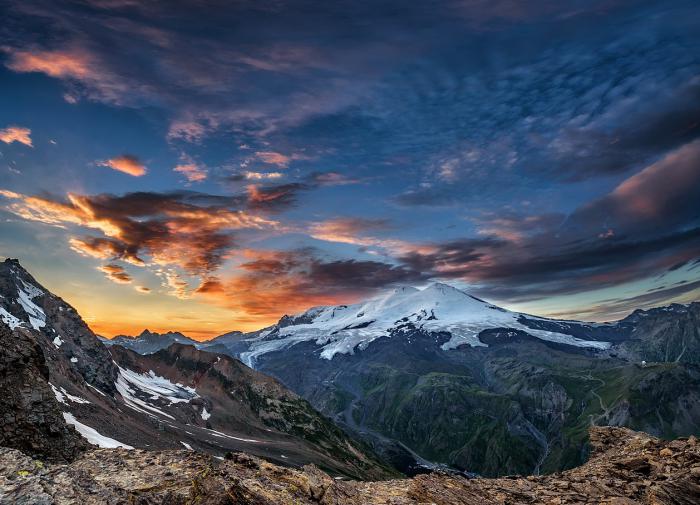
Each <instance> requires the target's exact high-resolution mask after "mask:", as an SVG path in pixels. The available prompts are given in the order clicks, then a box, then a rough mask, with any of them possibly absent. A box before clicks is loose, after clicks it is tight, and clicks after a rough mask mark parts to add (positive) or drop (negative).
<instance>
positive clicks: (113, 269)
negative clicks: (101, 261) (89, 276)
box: [97, 263, 133, 284]
mask: <svg viewBox="0 0 700 505" xmlns="http://www.w3.org/2000/svg"><path fill="white" fill-rule="evenodd" d="M97 269H98V270H100V271H101V272H102V273H104V274H105V276H106V277H107V278H108V279H109V280H110V281H112V282H116V283H117V284H130V283H131V281H132V280H133V279H132V278H131V276H130V275H129V274H128V273H127V271H126V270H124V268H123V267H121V266H119V265H116V264H114V263H109V264H107V265H102V266H101V267H98V268H97Z"/></svg>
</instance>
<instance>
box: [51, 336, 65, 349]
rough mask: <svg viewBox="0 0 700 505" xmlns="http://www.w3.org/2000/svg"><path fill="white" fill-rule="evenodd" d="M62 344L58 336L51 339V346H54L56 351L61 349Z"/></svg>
mask: <svg viewBox="0 0 700 505" xmlns="http://www.w3.org/2000/svg"><path fill="white" fill-rule="evenodd" d="M62 343H63V340H61V337H60V336H56V337H55V338H54V339H53V345H55V346H56V349H58V348H59V347H61V344H62Z"/></svg>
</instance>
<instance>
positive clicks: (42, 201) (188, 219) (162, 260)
mask: <svg viewBox="0 0 700 505" xmlns="http://www.w3.org/2000/svg"><path fill="white" fill-rule="evenodd" d="M8 193H10V195H9V197H10V202H9V204H8V205H7V206H6V209H7V210H9V211H10V212H13V213H14V214H15V215H17V216H20V217H22V218H24V219H27V220H31V221H37V222H41V223H45V224H49V225H52V226H60V227H66V226H69V225H77V226H82V227H85V228H90V229H93V230H98V231H100V232H101V233H102V234H103V236H98V237H95V236H89V237H72V238H71V239H70V247H71V249H73V250H74V251H76V252H77V253H79V254H81V255H83V256H87V257H93V258H98V259H103V260H110V259H111V260H121V261H125V262H128V263H130V264H133V265H137V266H149V267H151V268H155V269H160V268H163V269H166V270H168V273H167V275H165V277H164V278H165V283H166V286H167V287H169V288H170V290H171V292H172V293H173V294H175V295H176V296H178V297H181V298H184V297H188V296H189V287H188V283H187V281H186V280H184V279H183V278H182V277H180V276H179V274H178V273H177V272H176V271H175V270H173V267H174V268H177V269H182V270H183V271H184V272H186V273H187V274H188V275H190V276H199V277H200V278H202V279H204V278H208V277H210V273H211V272H213V271H214V270H216V269H218V268H219V267H220V266H221V264H222V263H223V261H224V259H225V256H226V254H228V252H229V251H230V250H231V249H232V248H234V246H235V240H234V239H235V237H234V235H233V234H232V232H234V231H236V230H242V229H253V230H262V229H277V228H278V226H279V223H278V222H276V221H273V220H270V219H267V218H264V217H262V216H258V215H256V214H255V213H253V212H251V211H250V210H245V209H236V208H235V207H237V206H246V205H247V204H248V201H247V198H245V197H243V196H239V197H235V196H234V197H219V196H214V195H206V194H201V193H173V194H162V193H130V194H126V195H124V196H115V195H109V194H102V195H94V196H87V195H75V194H69V195H68V198H67V201H60V200H55V199H52V198H49V197H44V198H42V197H32V196H27V195H21V194H18V193H12V192H8ZM5 196H7V195H5Z"/></svg>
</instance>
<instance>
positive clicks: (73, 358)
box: [70, 356, 78, 363]
mask: <svg viewBox="0 0 700 505" xmlns="http://www.w3.org/2000/svg"><path fill="white" fill-rule="evenodd" d="M70 362H71V363H77V362H78V358H76V357H75V356H73V357H72V358H71V359H70Z"/></svg>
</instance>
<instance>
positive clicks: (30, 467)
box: [0, 427, 700, 505]
mask: <svg viewBox="0 0 700 505" xmlns="http://www.w3.org/2000/svg"><path fill="white" fill-rule="evenodd" d="M590 438H591V444H592V457H591V460H590V461H589V462H588V463H586V464H585V465H583V466H581V467H579V468H575V469H573V470H569V471H566V472H563V473H558V474H553V475H548V476H541V477H526V478H523V477H512V478H509V477H506V478H500V479H471V480H469V479H466V478H463V477H455V476H450V475H444V474H439V473H433V474H427V475H419V476H417V477H415V478H413V479H403V480H390V481H381V482H358V481H339V480H335V479H332V478H330V477H329V476H328V475H327V474H325V473H323V472H321V471H320V470H318V469H317V468H316V467H314V466H307V467H304V468H303V469H302V470H293V469H289V468H283V467H279V466H275V465H273V464H271V463H267V462H265V461H263V460H261V459H258V458H255V457H252V456H248V455H245V454H235V455H232V456H231V457H230V458H228V459H225V460H222V461H220V460H217V459H214V458H212V457H210V456H207V455H205V454H202V453H195V452H191V451H161V452H149V451H143V450H133V451H126V450H122V449H115V450H105V449H100V450H93V451H90V452H87V453H85V454H84V455H83V456H81V457H80V458H79V459H78V460H76V461H75V462H73V463H71V464H69V465H38V464H37V461H33V460H32V459H31V458H29V457H27V456H24V455H23V454H21V453H20V452H18V451H16V450H12V449H0V501H2V502H3V503H81V504H84V505H90V504H97V503H139V504H142V505H149V504H162V503H169V504H186V503H206V504H212V505H215V504H222V505H223V504H237V505H273V504H291V503H294V504H299V505H304V504H319V503H320V504H325V505H341V504H344V505H345V504H346V505H371V504H377V505H379V504H383V505H387V504H393V505H408V504H427V503H432V504H436V505H452V504H454V505H484V504H491V503H501V504H505V503H507V504H511V505H517V504H533V503H538V504H580V503H591V504H593V503H595V504H609V505H612V504H617V505H633V504H654V505H662V504H669V505H671V504H673V505H686V504H687V505H691V504H697V503H700V444H699V443H698V442H697V440H696V439H695V438H694V437H690V438H688V439H679V440H676V441H672V442H665V441H661V440H659V439H656V438H654V437H651V436H648V435H646V434H644V433H638V432H634V431H631V430H628V429H625V428H612V427H605V428H604V427H592V428H591V433H590Z"/></svg>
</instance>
